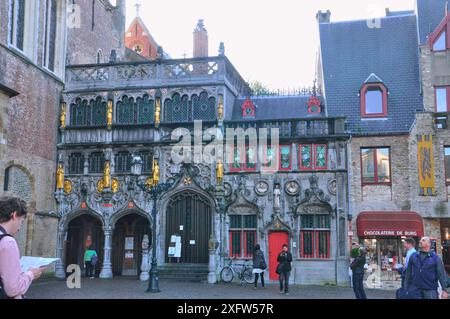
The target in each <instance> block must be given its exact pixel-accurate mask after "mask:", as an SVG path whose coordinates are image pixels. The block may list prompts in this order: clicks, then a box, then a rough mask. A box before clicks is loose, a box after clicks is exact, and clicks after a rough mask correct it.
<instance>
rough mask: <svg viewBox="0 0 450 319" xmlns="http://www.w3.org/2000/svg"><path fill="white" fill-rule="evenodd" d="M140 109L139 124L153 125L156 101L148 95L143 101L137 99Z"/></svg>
mask: <svg viewBox="0 0 450 319" xmlns="http://www.w3.org/2000/svg"><path fill="white" fill-rule="evenodd" d="M137 108H138V121H137V122H138V124H152V123H153V122H154V113H155V111H154V110H155V101H153V100H151V99H150V97H149V96H148V95H144V97H143V98H142V99H137Z"/></svg>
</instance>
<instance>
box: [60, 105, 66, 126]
mask: <svg viewBox="0 0 450 319" xmlns="http://www.w3.org/2000/svg"><path fill="white" fill-rule="evenodd" d="M66 117H67V105H66V103H64V102H63V103H61V116H60V117H59V121H60V127H61V129H65V128H66Z"/></svg>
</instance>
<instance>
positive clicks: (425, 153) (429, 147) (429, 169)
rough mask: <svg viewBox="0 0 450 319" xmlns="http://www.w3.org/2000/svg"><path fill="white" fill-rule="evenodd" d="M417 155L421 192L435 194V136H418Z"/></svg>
mask: <svg viewBox="0 0 450 319" xmlns="http://www.w3.org/2000/svg"><path fill="white" fill-rule="evenodd" d="M417 156H418V162H417V165H418V166H419V167H418V169H419V170H418V172H419V185H420V190H419V194H420V195H421V196H435V195H436V189H435V174H434V156H433V136H432V135H418V136H417Z"/></svg>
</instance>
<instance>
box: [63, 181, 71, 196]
mask: <svg viewBox="0 0 450 319" xmlns="http://www.w3.org/2000/svg"><path fill="white" fill-rule="evenodd" d="M72 189H73V185H72V182H71V181H68V180H66V181H65V182H64V192H65V193H66V194H71V193H72Z"/></svg>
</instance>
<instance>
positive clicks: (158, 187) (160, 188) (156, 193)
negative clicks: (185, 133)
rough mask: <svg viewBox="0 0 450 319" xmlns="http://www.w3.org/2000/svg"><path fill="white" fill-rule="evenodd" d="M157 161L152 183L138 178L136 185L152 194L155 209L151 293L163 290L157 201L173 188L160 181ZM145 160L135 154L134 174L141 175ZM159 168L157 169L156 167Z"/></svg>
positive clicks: (132, 166)
mask: <svg viewBox="0 0 450 319" xmlns="http://www.w3.org/2000/svg"><path fill="white" fill-rule="evenodd" d="M157 165H158V164H157V163H156V162H155V158H154V159H153V174H154V176H153V178H152V179H151V180H150V181H151V182H150V183H147V182H145V183H143V182H142V181H140V180H139V179H138V178H136V179H137V181H136V185H137V186H138V187H139V188H140V189H141V190H142V191H143V192H145V193H147V194H149V195H150V198H151V199H152V200H153V210H152V246H153V249H152V264H151V268H150V281H149V284H148V289H147V292H150V293H158V292H161V291H160V290H159V287H158V279H159V278H158V261H157V259H156V215H157V210H156V203H157V201H158V199H159V198H160V196H161V195H162V194H164V193H166V192H167V191H169V190H170V189H171V188H172V185H173V183H159V182H158V181H159V174H158V176H155V175H156V172H159V167H157ZM142 166H143V161H142V158H141V157H140V156H139V155H137V154H135V155H133V159H132V161H131V172H132V174H133V175H134V176H136V177H139V176H140V175H141V173H142ZM155 168H157V169H155ZM155 181H156V182H155Z"/></svg>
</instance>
